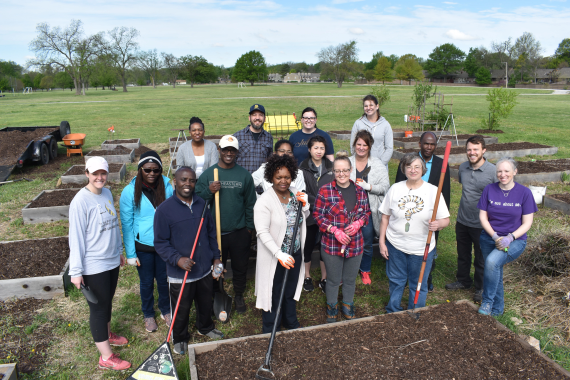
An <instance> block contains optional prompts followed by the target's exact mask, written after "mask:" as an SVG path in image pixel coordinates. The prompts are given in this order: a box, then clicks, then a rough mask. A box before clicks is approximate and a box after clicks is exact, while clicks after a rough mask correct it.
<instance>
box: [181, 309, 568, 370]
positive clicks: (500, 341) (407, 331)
mask: <svg viewBox="0 0 570 380" xmlns="http://www.w3.org/2000/svg"><path fill="white" fill-rule="evenodd" d="M267 336H268V334H266V335H264V336H263V339H261V338H259V337H248V338H238V339H235V340H232V341H234V343H233V344H230V341H228V342H224V341H219V342H214V343H210V342H208V343H202V344H197V345H194V346H191V348H193V349H190V350H189V351H190V355H191V356H192V353H193V352H195V353H196V367H197V371H198V376H199V378H200V379H203V380H204V379H252V378H254V375H255V372H256V371H257V369H258V368H259V366H260V365H261V364H262V363H263V361H264V357H265V352H266V350H267V345H268V338H267ZM216 346H217V348H216V349H215V350H214V351H211V350H212V348H213V347H216ZM272 358H273V360H272V366H273V371H274V372H275V375H276V378H277V379H303V378H306V379H331V378H335V379H353V378H362V379H377V378H388V379H396V378H397V379H451V378H455V379H484V378H499V379H563V378H567V376H570V373H568V372H567V371H565V370H564V369H562V368H561V367H560V366H558V365H557V364H555V363H554V362H553V361H552V360H550V359H548V358H547V357H546V356H544V355H543V354H541V353H539V352H537V351H535V350H534V349H533V348H531V347H530V345H528V344H527V343H526V342H524V341H523V340H522V339H520V338H518V337H517V336H516V335H515V334H514V333H512V332H511V331H509V330H508V329H507V328H506V327H504V326H502V325H500V324H499V323H498V322H497V321H496V320H495V319H493V318H491V317H485V316H482V315H480V314H478V313H477V309H476V306H475V305H473V304H469V303H467V302H459V303H457V304H455V303H453V304H445V305H439V306H435V307H428V308H425V309H423V310H422V311H421V315H420V319H419V321H415V320H414V319H413V318H411V317H410V316H409V315H407V313H406V312H404V313H397V314H391V315H382V316H377V317H370V318H366V319H365V320H363V321H358V320H356V321H350V322H345V323H338V324H331V325H321V326H317V327H313V328H306V329H301V330H296V331H295V330H294V331H288V332H285V333H281V334H278V336H277V338H276V340H275V346H274V348H273V354H272ZM190 363H191V364H192V357H191V358H190ZM193 379H194V377H193Z"/></svg>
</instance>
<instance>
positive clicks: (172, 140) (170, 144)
mask: <svg viewBox="0 0 570 380" xmlns="http://www.w3.org/2000/svg"><path fill="white" fill-rule="evenodd" d="M177 140H178V144H176V141H177ZM186 141H190V138H188V139H187V140H184V137H180V138H178V137H171V138H169V139H168V147H169V148H170V149H174V148H176V149H178V148H179V147H180V145H182V144H184V143H185V142H186Z"/></svg>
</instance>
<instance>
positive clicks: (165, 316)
mask: <svg viewBox="0 0 570 380" xmlns="http://www.w3.org/2000/svg"><path fill="white" fill-rule="evenodd" d="M160 318H162V319H163V320H164V323H166V326H168V327H170V324H171V323H172V317H171V316H170V313H168V314H161V315H160Z"/></svg>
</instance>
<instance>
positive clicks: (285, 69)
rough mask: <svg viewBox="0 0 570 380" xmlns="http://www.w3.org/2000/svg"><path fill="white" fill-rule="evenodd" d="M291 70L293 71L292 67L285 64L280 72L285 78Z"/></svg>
mask: <svg viewBox="0 0 570 380" xmlns="http://www.w3.org/2000/svg"><path fill="white" fill-rule="evenodd" d="M289 70H291V66H289V64H287V63H284V64H282V65H281V69H280V70H279V74H281V75H283V76H285V75H287V74H288V73H289Z"/></svg>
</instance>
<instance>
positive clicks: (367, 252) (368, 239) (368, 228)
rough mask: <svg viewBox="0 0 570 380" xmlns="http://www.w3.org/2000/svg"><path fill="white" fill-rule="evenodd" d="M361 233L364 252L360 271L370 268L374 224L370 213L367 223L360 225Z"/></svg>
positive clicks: (368, 270)
mask: <svg viewBox="0 0 570 380" xmlns="http://www.w3.org/2000/svg"><path fill="white" fill-rule="evenodd" d="M362 235H363V238H364V254H363V256H362V261H361V262H360V271H361V272H370V269H371V268H372V244H373V243H374V225H373V223H372V215H371V216H370V220H369V221H368V224H367V225H365V226H363V227H362Z"/></svg>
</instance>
